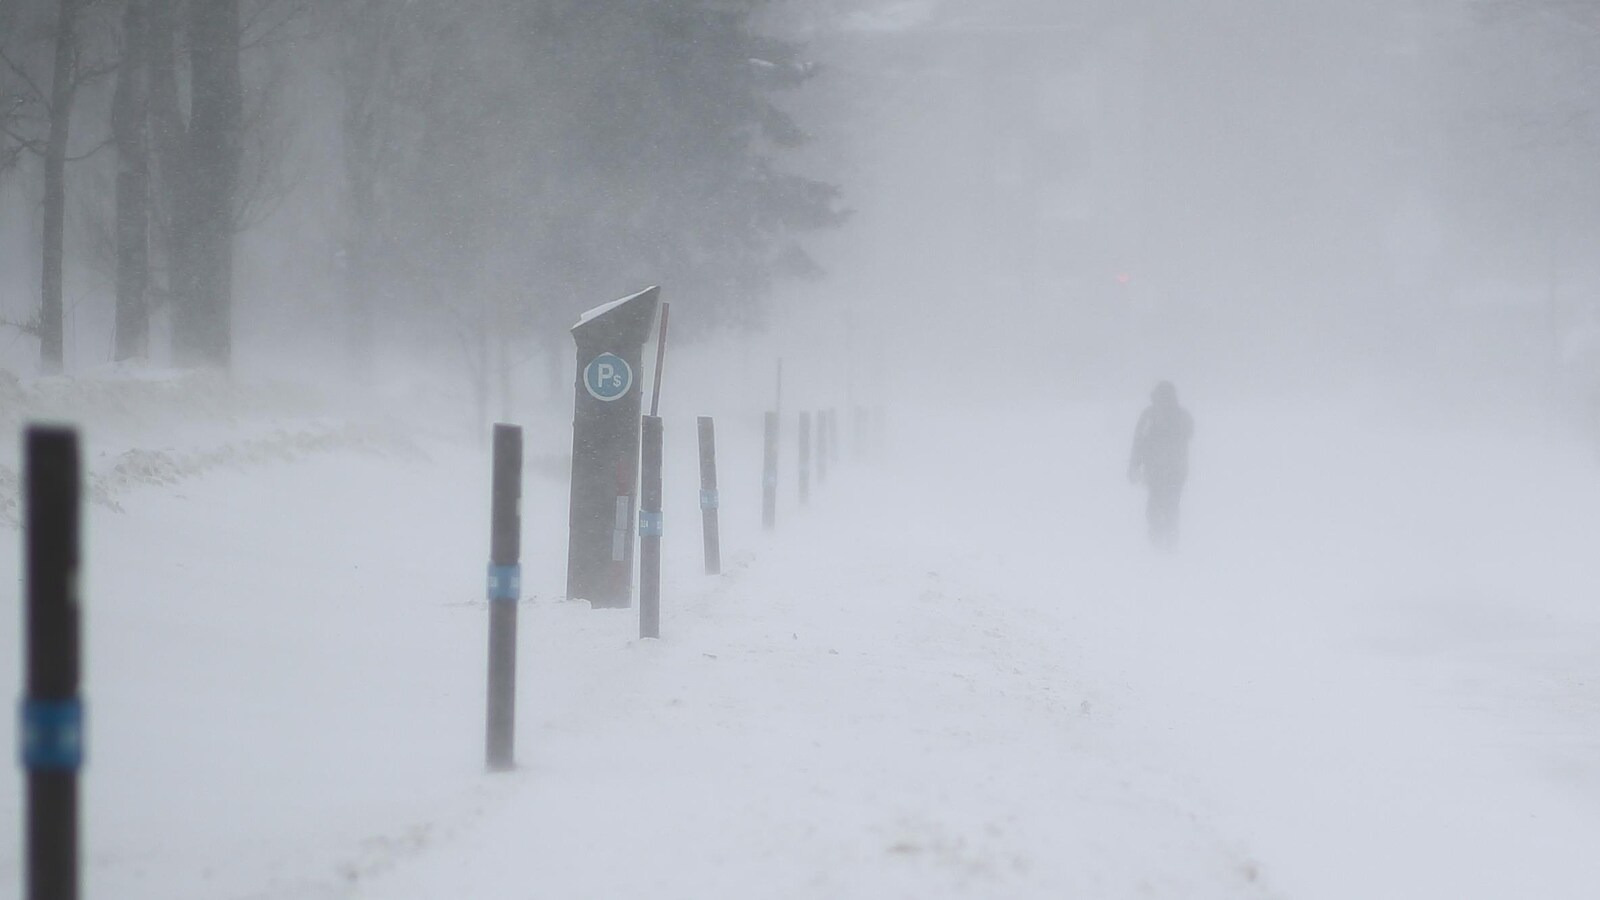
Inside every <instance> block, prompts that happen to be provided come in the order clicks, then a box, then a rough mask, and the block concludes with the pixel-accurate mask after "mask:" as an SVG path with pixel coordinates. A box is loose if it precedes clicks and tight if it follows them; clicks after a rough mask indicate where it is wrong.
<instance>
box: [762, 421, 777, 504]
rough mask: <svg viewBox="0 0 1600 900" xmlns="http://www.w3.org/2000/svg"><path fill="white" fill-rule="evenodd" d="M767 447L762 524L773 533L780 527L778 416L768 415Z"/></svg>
mask: <svg viewBox="0 0 1600 900" xmlns="http://www.w3.org/2000/svg"><path fill="white" fill-rule="evenodd" d="M765 433H766V445H765V447H764V449H763V454H762V465H761V524H762V526H763V527H765V528H766V530H768V531H771V530H773V529H774V528H777V527H778V414H777V413H775V412H769V413H767V419H766V429H765Z"/></svg>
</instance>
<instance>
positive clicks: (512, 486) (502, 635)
mask: <svg viewBox="0 0 1600 900" xmlns="http://www.w3.org/2000/svg"><path fill="white" fill-rule="evenodd" d="M493 491H494V493H493V497H492V499H491V503H490V520H489V717H488V740H487V747H488V749H487V753H486V756H487V759H488V766H489V770H490V771H492V772H503V771H505V770H507V769H510V768H513V767H515V766H516V750H515V748H516V732H517V728H516V719H517V600H518V598H519V596H520V595H521V593H522V564H521V560H522V429H521V428H518V427H516V426H515V425H496V426H494V487H493Z"/></svg>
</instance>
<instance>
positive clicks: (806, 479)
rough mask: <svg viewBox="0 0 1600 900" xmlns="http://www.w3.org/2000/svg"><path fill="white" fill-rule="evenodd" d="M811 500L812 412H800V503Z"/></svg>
mask: <svg viewBox="0 0 1600 900" xmlns="http://www.w3.org/2000/svg"><path fill="white" fill-rule="evenodd" d="M810 501H811V413H809V412H802V413H801V414H800V505H801V506H805V505H806V504H807V503H809V502H810Z"/></svg>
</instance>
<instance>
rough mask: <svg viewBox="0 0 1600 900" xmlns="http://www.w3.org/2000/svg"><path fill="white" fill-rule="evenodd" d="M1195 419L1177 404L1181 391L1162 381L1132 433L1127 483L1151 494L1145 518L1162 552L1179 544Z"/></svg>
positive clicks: (1152, 537) (1151, 537)
mask: <svg viewBox="0 0 1600 900" xmlns="http://www.w3.org/2000/svg"><path fill="white" fill-rule="evenodd" d="M1193 435H1194V418H1193V417H1192V416H1190V415H1189V411H1188V410H1186V409H1184V408H1183V407H1181V406H1179V405H1178V390H1177V388H1175V387H1173V386H1172V382H1170V381H1163V382H1161V383H1160V384H1158V385H1156V388H1155V390H1154V391H1151V392H1150V406H1149V407H1148V408H1146V409H1145V411H1144V412H1143V413H1142V414H1140V416H1139V424H1138V426H1137V427H1135V428H1134V431H1133V452H1132V454H1131V455H1130V457H1129V459H1128V481H1129V482H1131V483H1133V484H1143V485H1144V486H1145V488H1146V489H1147V490H1148V491H1149V492H1150V494H1149V502H1148V505H1147V506H1146V507H1145V518H1146V520H1147V521H1148V522H1149V523H1150V543H1151V544H1153V545H1155V546H1156V547H1157V548H1159V549H1162V550H1171V549H1174V548H1176V547H1177V544H1178V501H1179V499H1180V498H1181V497H1182V495H1183V483H1184V481H1185V480H1187V479H1188V477H1189V438H1190V437H1192V436H1193Z"/></svg>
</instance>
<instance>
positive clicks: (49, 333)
mask: <svg viewBox="0 0 1600 900" xmlns="http://www.w3.org/2000/svg"><path fill="white" fill-rule="evenodd" d="M60 2H61V7H60V10H61V15H60V17H59V19H58V20H57V26H56V47H55V60H54V65H53V67H52V69H53V71H52V73H51V81H50V137H49V141H48V142H47V143H46V144H45V153H44V252H43V256H44V260H43V261H44V272H43V277H42V279H41V291H40V296H39V370H40V372H42V373H43V374H45V375H58V374H60V373H61V370H62V367H63V363H64V360H65V355H66V354H65V333H66V328H65V324H64V322H63V318H64V309H63V304H62V269H63V263H64V257H65V245H66V233H67V132H68V126H69V125H70V124H71V121H72V99H73V94H74V93H76V91H75V88H76V84H75V83H74V82H75V81H76V80H77V72H76V68H77V66H76V60H75V57H76V55H77V39H76V35H75V34H74V30H75V29H74V26H75V25H76V24H77V22H76V19H77V13H78V0H60Z"/></svg>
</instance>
